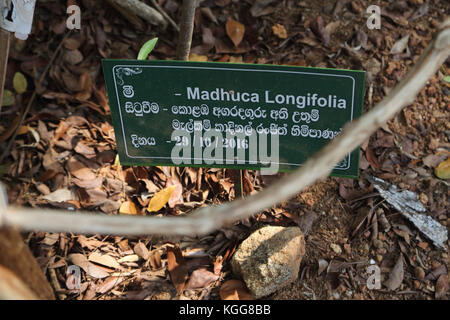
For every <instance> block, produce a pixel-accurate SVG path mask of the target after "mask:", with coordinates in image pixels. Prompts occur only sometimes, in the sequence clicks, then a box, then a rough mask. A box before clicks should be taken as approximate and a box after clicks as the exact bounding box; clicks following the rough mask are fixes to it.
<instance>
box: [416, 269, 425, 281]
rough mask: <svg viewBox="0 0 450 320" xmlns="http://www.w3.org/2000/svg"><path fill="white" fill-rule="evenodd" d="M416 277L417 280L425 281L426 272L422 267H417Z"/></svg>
mask: <svg viewBox="0 0 450 320" xmlns="http://www.w3.org/2000/svg"><path fill="white" fill-rule="evenodd" d="M414 275H415V276H416V278H417V279H419V280H423V279H424V278H425V271H424V270H423V268H421V267H415V269H414Z"/></svg>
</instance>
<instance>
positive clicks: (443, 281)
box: [435, 274, 448, 299]
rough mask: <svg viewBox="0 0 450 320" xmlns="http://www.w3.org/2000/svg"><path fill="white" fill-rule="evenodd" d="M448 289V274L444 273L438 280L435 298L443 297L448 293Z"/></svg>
mask: <svg viewBox="0 0 450 320" xmlns="http://www.w3.org/2000/svg"><path fill="white" fill-rule="evenodd" d="M447 291H448V276H447V275H446V274H443V275H441V276H440V277H439V279H438V280H437V281H436V292H435V298H436V299H443V298H444V297H445V295H446V294H447Z"/></svg>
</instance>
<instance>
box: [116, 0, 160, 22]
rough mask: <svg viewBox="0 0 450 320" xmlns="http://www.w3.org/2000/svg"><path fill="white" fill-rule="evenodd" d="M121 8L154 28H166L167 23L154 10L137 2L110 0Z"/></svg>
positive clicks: (137, 0)
mask: <svg viewBox="0 0 450 320" xmlns="http://www.w3.org/2000/svg"><path fill="white" fill-rule="evenodd" d="M112 1H114V2H115V3H116V4H118V5H119V6H121V7H124V8H126V9H128V10H130V11H131V12H133V13H134V14H136V15H137V16H139V17H141V18H142V19H144V20H145V21H147V22H148V23H150V24H153V25H155V26H161V27H162V28H163V29H165V28H167V21H166V20H165V19H164V17H163V16H162V15H161V14H160V13H159V12H158V11H156V10H155V9H153V8H152V7H150V6H149V5H147V4H145V3H144V2H142V1H139V0H112Z"/></svg>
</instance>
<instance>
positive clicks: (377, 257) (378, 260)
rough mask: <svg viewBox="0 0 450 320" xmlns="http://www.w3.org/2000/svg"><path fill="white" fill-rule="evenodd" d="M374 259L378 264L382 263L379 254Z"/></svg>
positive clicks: (381, 257)
mask: <svg viewBox="0 0 450 320" xmlns="http://www.w3.org/2000/svg"><path fill="white" fill-rule="evenodd" d="M375 259H376V260H377V262H378V263H380V262H381V261H383V256H382V255H381V254H377V256H376V257H375Z"/></svg>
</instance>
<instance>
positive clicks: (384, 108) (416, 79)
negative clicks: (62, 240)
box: [0, 18, 450, 235]
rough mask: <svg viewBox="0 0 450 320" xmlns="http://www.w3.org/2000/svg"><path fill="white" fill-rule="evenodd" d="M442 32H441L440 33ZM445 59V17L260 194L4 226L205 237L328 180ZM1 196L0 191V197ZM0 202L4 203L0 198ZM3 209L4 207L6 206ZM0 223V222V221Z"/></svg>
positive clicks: (31, 216)
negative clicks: (370, 98)
mask: <svg viewBox="0 0 450 320" xmlns="http://www.w3.org/2000/svg"><path fill="white" fill-rule="evenodd" d="M445 27H446V28H445ZM449 55H450V18H448V19H447V20H446V21H445V23H444V24H443V26H442V27H441V29H440V31H439V33H438V34H437V37H436V40H434V41H433V42H432V43H431V44H430V45H429V46H428V48H427V49H426V50H425V52H424V54H423V55H422V57H421V59H420V60H419V61H418V62H417V64H416V66H415V67H414V68H413V69H412V70H410V72H409V73H408V74H407V75H406V76H405V78H404V79H403V80H402V81H401V82H400V84H399V85H398V86H397V87H396V88H395V89H394V90H392V91H391V92H390V94H389V95H388V96H387V97H385V98H384V99H383V101H381V102H380V103H379V104H378V105H377V106H376V107H375V108H374V109H372V110H371V111H369V112H368V113H366V114H365V115H363V116H362V117H361V118H359V119H358V120H356V121H354V122H352V123H350V124H348V125H346V127H345V128H344V130H343V131H342V133H341V134H340V135H339V136H338V137H337V138H336V139H334V140H332V141H331V142H330V143H329V144H328V145H327V146H325V148H324V149H322V150H321V151H319V152H318V153H316V154H315V155H314V156H313V157H312V158H311V159H310V160H309V161H307V162H306V164H305V165H304V166H303V167H302V168H301V169H298V170H297V171H295V172H293V173H292V174H290V175H288V176H286V177H285V178H283V179H281V180H280V181H278V182H277V183H275V184H273V185H271V186H269V187H268V188H266V189H264V190H263V191H262V192H260V193H258V194H256V195H253V196H249V197H247V198H245V199H241V200H237V201H233V202H230V203H225V204H222V205H220V206H217V207H206V208H201V209H199V210H197V211H195V212H194V213H192V214H190V215H189V216H185V217H127V216H104V215H98V214H92V213H90V214H89V213H86V214H84V213H83V214H81V213H69V212H67V211H61V210H60V211H52V210H44V209H39V210H36V209H35V210H32V209H24V208H12V207H10V208H7V209H6V210H1V208H2V204H1V203H0V214H1V213H2V212H1V211H4V212H3V224H5V225H8V226H13V227H17V228H20V229H24V230H42V231H50V232H74V233H87V234H95V233H100V234H118V235H144V234H164V235H193V234H205V233H208V232H211V231H212V230H214V229H217V228H220V227H222V226H223V225H225V224H228V223H232V222H234V221H237V220H241V219H244V218H246V217H249V216H251V215H253V214H255V213H257V212H259V211H261V210H264V209H266V208H270V207H271V206H273V205H275V204H277V203H279V202H281V201H283V200H285V199H288V198H290V197H292V196H294V195H295V194H296V193H298V192H300V191H301V190H303V189H304V188H306V187H308V186H310V185H312V184H313V183H314V182H315V181H317V180H318V179H321V178H325V177H327V176H328V175H329V174H330V172H331V171H332V169H333V167H334V166H335V164H336V163H338V162H339V161H340V160H341V159H342V158H344V157H345V156H346V155H347V154H348V153H349V152H351V151H352V150H354V149H355V148H356V147H358V146H359V145H360V144H362V143H363V142H364V141H365V140H366V139H368V138H369V137H370V136H371V135H372V134H373V133H374V132H375V131H376V130H377V129H378V128H379V127H380V126H381V125H382V124H384V123H385V122H387V121H388V120H389V119H391V118H392V117H394V115H395V114H396V113H397V112H399V111H400V110H401V109H402V108H404V107H405V106H407V105H409V104H411V103H412V102H413V101H414V98H415V96H416V95H417V94H418V93H419V91H420V90H421V89H422V88H423V86H424V85H425V84H426V82H427V81H428V79H429V78H431V77H432V76H433V75H434V74H435V72H436V71H437V70H438V68H439V67H440V66H441V65H442V63H443V62H444V61H445V60H446V59H447V57H448V56H449ZM1 196H2V193H1V192H0V197H1ZM0 202H3V203H4V202H5V199H4V197H3V200H2V199H1V198H0ZM5 206H6V205H5ZM0 223H1V219H0Z"/></svg>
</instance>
